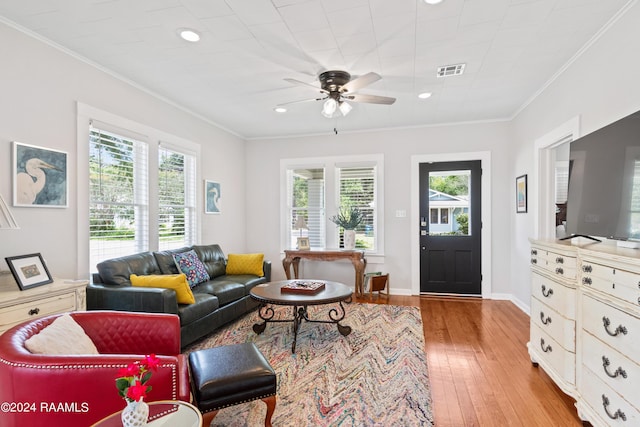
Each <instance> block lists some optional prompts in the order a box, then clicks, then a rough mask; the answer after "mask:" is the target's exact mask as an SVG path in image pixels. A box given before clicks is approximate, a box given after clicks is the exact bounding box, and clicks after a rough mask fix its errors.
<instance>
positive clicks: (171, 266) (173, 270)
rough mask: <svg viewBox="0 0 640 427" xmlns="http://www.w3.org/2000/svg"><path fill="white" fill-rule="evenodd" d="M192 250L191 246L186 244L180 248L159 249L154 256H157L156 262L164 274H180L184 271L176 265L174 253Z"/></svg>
mask: <svg viewBox="0 0 640 427" xmlns="http://www.w3.org/2000/svg"><path fill="white" fill-rule="evenodd" d="M190 250H191V248H190V247H187V246H185V247H182V248H180V249H169V250H166V251H157V252H154V253H153V256H154V257H155V258H156V262H157V263H158V267H160V271H162V274H179V273H182V272H181V271H180V270H178V266H177V265H176V261H175V260H174V259H173V255H174V254H180V253H183V252H189V251H190Z"/></svg>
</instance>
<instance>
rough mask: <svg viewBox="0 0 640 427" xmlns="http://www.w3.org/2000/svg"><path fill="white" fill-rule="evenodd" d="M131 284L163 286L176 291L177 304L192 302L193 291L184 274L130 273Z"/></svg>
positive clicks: (148, 286) (144, 286) (193, 300)
mask: <svg viewBox="0 0 640 427" xmlns="http://www.w3.org/2000/svg"><path fill="white" fill-rule="evenodd" d="M131 285H133V286H140V287H143V288H165V289H173V290H174V291H176V300H177V301H178V304H193V303H194V302H196V300H195V299H194V298H193V292H191V288H190V287H189V282H187V276H185V275H184V274H161V275H154V276H138V275H136V274H132V275H131Z"/></svg>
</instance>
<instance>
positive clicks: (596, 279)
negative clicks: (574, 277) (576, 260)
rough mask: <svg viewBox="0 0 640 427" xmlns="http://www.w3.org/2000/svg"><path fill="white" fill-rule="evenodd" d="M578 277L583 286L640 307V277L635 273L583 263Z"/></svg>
mask: <svg viewBox="0 0 640 427" xmlns="http://www.w3.org/2000/svg"><path fill="white" fill-rule="evenodd" d="M580 275H581V277H580V283H582V284H583V285H584V286H587V287H590V288H593V289H597V290H599V291H601V292H605V293H607V294H610V295H611V296H613V297H615V298H619V299H621V300H623V301H626V302H629V303H631V304H633V305H635V306H640V275H638V274H637V273H632V272H630V271H625V270H620V269H617V268H613V267H607V266H604V265H600V264H597V263H593V262H584V263H583V264H582V267H581V273H580Z"/></svg>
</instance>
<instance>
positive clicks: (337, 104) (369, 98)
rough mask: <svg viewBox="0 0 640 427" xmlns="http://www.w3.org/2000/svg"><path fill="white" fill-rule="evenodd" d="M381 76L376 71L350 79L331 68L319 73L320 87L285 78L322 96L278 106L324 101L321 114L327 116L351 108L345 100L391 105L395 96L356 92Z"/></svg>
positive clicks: (342, 72)
mask: <svg viewBox="0 0 640 427" xmlns="http://www.w3.org/2000/svg"><path fill="white" fill-rule="evenodd" d="M381 78H382V77H380V75H379V74H376V73H373V72H372V73H367V74H363V75H362V76H359V77H357V78H355V79H353V80H351V74H349V73H347V72H346V71H339V70H331V71H325V72H323V73H320V75H319V76H318V80H319V81H320V87H317V86H314V85H312V84H309V83H305V82H302V81H300V80H296V79H285V80H286V81H287V82H289V83H292V84H295V85H298V86H304V87H307V88H312V89H314V90H316V91H319V92H320V93H321V94H322V96H320V97H318V98H311V99H303V100H301V101H292V102H285V103H284V104H279V105H278V107H282V106H285V105H291V104H297V103H300V102H308V101H325V102H324V104H323V106H322V115H323V116H325V117H327V118H332V117H338V116H339V115H343V116H346V115H347V114H349V112H350V111H351V109H352V108H353V107H352V106H351V105H350V104H349V103H348V102H347V101H353V102H366V103H369V104H385V105H391V104H393V103H394V102H396V99H395V98H390V97H387V96H378V95H364V94H358V93H356V92H357V91H358V90H359V89H362V88H363V87H365V86H369V85H370V84H371V83H374V82H377V81H378V80H380V79H381Z"/></svg>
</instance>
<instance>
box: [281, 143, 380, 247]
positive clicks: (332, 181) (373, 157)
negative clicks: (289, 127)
mask: <svg viewBox="0 0 640 427" xmlns="http://www.w3.org/2000/svg"><path fill="white" fill-rule="evenodd" d="M368 166H374V167H375V178H376V183H375V189H374V192H375V200H376V202H375V213H374V215H375V230H376V233H375V248H374V249H373V250H369V249H367V250H365V253H366V254H367V255H368V256H376V255H380V256H383V255H384V156H383V155H382V154H368V155H359V156H331V157H307V158H291V159H281V160H280V213H281V214H280V251H281V252H284V250H285V249H293V248H291V244H290V243H289V242H290V241H291V240H290V239H291V234H290V230H289V228H290V227H289V222H288V218H289V209H290V207H289V206H288V199H289V195H288V186H287V171H289V170H292V169H307V168H323V169H324V170H325V175H324V180H325V189H324V191H325V195H324V200H325V206H324V209H325V244H326V247H327V248H339V247H340V235H339V233H340V232H339V229H338V227H337V226H336V225H335V224H334V223H332V222H331V221H330V220H329V218H330V217H331V216H333V215H335V214H336V213H337V211H338V208H339V203H340V195H339V191H340V183H339V179H340V176H339V168H350V167H368Z"/></svg>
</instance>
